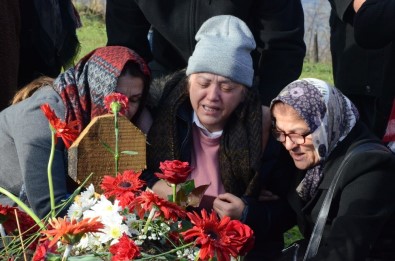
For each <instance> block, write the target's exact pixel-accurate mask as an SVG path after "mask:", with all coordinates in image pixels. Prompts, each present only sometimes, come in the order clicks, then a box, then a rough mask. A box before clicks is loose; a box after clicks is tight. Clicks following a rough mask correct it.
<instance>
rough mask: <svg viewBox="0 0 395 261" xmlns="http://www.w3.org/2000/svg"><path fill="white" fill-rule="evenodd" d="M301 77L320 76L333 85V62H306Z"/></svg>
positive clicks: (319, 77)
mask: <svg viewBox="0 0 395 261" xmlns="http://www.w3.org/2000/svg"><path fill="white" fill-rule="evenodd" d="M300 78H318V79H320V80H323V81H326V82H328V83H330V84H332V85H333V74H332V64H330V63H309V62H305V63H304V64H303V70H302V74H301V76H300Z"/></svg>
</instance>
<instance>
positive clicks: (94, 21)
mask: <svg viewBox="0 0 395 261" xmlns="http://www.w3.org/2000/svg"><path fill="white" fill-rule="evenodd" d="M79 12H80V16H81V22H82V27H81V28H79V29H78V30H77V36H78V39H79V41H80V45H81V49H80V52H79V53H78V55H77V57H76V59H75V62H76V63H77V62H78V61H79V60H80V59H81V58H82V57H83V56H85V55H86V54H88V53H89V52H90V51H92V50H94V49H96V48H98V47H101V46H105V45H106V44H107V35H106V26H105V24H104V19H103V16H102V15H101V14H94V13H92V12H89V11H87V10H85V11H84V10H82V11H81V10H79Z"/></svg>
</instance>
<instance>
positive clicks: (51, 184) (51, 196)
mask: <svg viewBox="0 0 395 261" xmlns="http://www.w3.org/2000/svg"><path fill="white" fill-rule="evenodd" d="M49 127H50V129H51V133H52V135H51V141H52V143H51V153H50V154H49V161H48V167H47V168H48V169H47V170H48V171H47V173H48V186H49V198H50V201H51V212H50V213H51V216H52V217H55V195H54V190H53V181H52V163H53V159H54V156H55V134H56V130H55V129H54V128H53V127H52V126H51V125H49Z"/></svg>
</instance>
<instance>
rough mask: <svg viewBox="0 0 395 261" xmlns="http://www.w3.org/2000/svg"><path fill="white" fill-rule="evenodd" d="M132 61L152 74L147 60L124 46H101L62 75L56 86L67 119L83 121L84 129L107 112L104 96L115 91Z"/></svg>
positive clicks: (67, 120)
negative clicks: (124, 69)
mask: <svg viewBox="0 0 395 261" xmlns="http://www.w3.org/2000/svg"><path fill="white" fill-rule="evenodd" d="M129 61H132V62H134V63H136V64H138V65H139V66H140V69H141V71H142V72H143V74H145V75H147V76H148V77H149V76H150V71H149V68H148V66H147V64H146V63H145V62H144V60H143V59H142V58H141V57H140V56H139V55H138V54H137V53H135V52H134V51H132V50H130V49H128V48H126V47H122V46H107V47H101V48H98V49H96V50H94V51H92V52H90V53H89V54H87V55H86V56H85V57H83V58H82V59H81V60H80V61H79V62H78V64H77V65H76V66H75V67H74V68H70V69H68V70H67V71H65V72H64V73H62V74H60V75H59V76H58V77H57V78H56V79H55V81H54V84H53V88H54V89H55V91H56V92H58V93H59V95H60V96H61V97H62V100H63V102H64V104H65V106H66V115H65V120H66V122H70V121H73V120H79V121H80V123H81V124H80V125H79V126H80V131H81V130H83V129H84V128H85V127H86V126H87V125H88V124H89V122H90V121H91V119H93V118H94V117H95V116H99V115H103V114H105V113H107V110H106V108H105V106H104V97H105V96H106V95H108V94H110V93H112V92H114V91H115V88H116V87H117V82H118V78H119V76H120V75H121V72H122V69H123V68H124V66H125V64H126V63H127V62H129Z"/></svg>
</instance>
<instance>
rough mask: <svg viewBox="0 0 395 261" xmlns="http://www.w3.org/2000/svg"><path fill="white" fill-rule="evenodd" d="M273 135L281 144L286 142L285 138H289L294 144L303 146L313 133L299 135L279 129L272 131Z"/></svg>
mask: <svg viewBox="0 0 395 261" xmlns="http://www.w3.org/2000/svg"><path fill="white" fill-rule="evenodd" d="M272 133H273V136H274V138H276V140H277V141H279V142H285V138H286V137H288V138H289V139H290V140H291V141H292V142H293V143H294V144H296V145H302V144H304V143H305V142H306V137H307V136H309V135H310V134H311V132H308V133H306V134H303V135H301V134H297V133H288V134H287V133H285V132H283V131H279V130H277V129H272Z"/></svg>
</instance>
